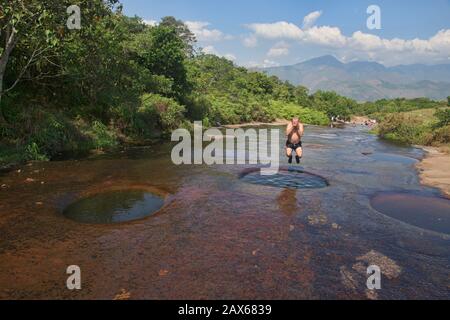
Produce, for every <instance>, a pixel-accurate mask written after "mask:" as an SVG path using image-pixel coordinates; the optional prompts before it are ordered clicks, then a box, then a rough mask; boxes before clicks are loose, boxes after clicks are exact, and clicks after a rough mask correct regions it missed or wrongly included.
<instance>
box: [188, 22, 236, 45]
mask: <svg viewBox="0 0 450 320" xmlns="http://www.w3.org/2000/svg"><path fill="white" fill-rule="evenodd" d="M185 24H186V25H187V27H188V28H189V30H191V31H192V33H194V34H195V37H196V38H197V40H198V41H202V42H216V41H222V40H231V39H233V37H232V36H230V35H227V34H224V33H223V32H222V31H220V30H217V29H209V28H208V27H209V26H210V25H211V24H210V23H209V22H204V21H186V22H185Z"/></svg>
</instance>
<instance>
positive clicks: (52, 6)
mask: <svg viewBox="0 0 450 320" xmlns="http://www.w3.org/2000/svg"><path fill="white" fill-rule="evenodd" d="M116 3H117V0H107V1H102V0H94V1H89V0H79V1H77V5H79V6H80V7H82V8H85V9H84V10H83V12H82V15H83V21H85V22H84V23H85V24H87V25H89V23H90V22H92V21H93V19H96V18H98V17H99V16H101V15H102V14H104V13H105V12H109V10H110V9H111V8H112V7H113V6H114V5H115V4H116ZM72 4H73V1H70V0H61V1H53V0H8V1H6V2H2V3H1V4H0V32H1V36H0V43H1V46H0V122H3V123H4V122H5V119H4V116H3V104H2V98H3V96H4V95H5V94H7V93H8V92H10V91H12V90H13V89H14V88H15V87H16V86H17V85H18V84H19V83H20V82H21V81H23V80H28V81H41V80H43V79H48V78H51V77H59V76H60V75H61V74H62V68H61V66H60V64H59V62H60V61H58V57H59V55H58V54H59V52H60V51H59V48H60V46H61V45H62V44H63V43H64V39H65V37H66V35H68V34H70V32H67V30H66V21H67V19H68V14H67V11H66V10H67V8H68V7H69V6H70V5H72ZM15 52H17V54H14V53H15ZM8 67H9V68H10V69H11V70H10V72H8ZM7 75H8V79H5V76H7Z"/></svg>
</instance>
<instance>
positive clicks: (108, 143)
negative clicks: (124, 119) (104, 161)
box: [88, 121, 117, 149]
mask: <svg viewBox="0 0 450 320" xmlns="http://www.w3.org/2000/svg"><path fill="white" fill-rule="evenodd" d="M88 134H89V136H90V137H91V139H92V143H93V146H94V148H96V149H106V148H112V147H115V146H116V145H117V138H116V135H115V133H114V132H112V131H110V130H109V129H108V127H107V126H105V125H104V124H103V123H101V122H99V121H94V122H93V123H92V128H91V130H89V131H88Z"/></svg>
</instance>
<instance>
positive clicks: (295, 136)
mask: <svg viewBox="0 0 450 320" xmlns="http://www.w3.org/2000/svg"><path fill="white" fill-rule="evenodd" d="M304 132H305V129H304V127H303V124H301V123H300V121H299V119H298V118H294V119H292V121H291V122H290V123H289V124H288V126H287V129H286V135H287V142H286V155H287V157H288V158H289V163H292V158H293V153H295V160H296V161H297V164H299V163H300V159H301V158H302V156H303V148H302V137H303V134H304Z"/></svg>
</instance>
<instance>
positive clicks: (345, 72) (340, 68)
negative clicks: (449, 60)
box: [258, 56, 450, 101]
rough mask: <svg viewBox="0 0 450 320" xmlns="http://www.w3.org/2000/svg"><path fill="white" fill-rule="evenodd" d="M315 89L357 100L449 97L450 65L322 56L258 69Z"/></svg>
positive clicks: (439, 98)
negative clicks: (391, 63)
mask: <svg viewBox="0 0 450 320" xmlns="http://www.w3.org/2000/svg"><path fill="white" fill-rule="evenodd" d="M258 70H259V71H263V72H265V73H267V74H269V75H275V76H277V77H279V78H280V79H282V80H287V81H289V82H291V83H292V84H295V85H303V86H305V87H307V88H309V89H310V90H311V91H313V92H315V91H317V90H333V91H336V92H337V93H339V94H341V95H344V96H347V97H351V98H354V99H356V100H358V101H374V100H378V99H383V98H418V97H428V98H431V99H435V100H443V99H446V98H447V97H448V96H450V64H441V65H434V66H428V65H423V64H413V65H401V66H396V67H385V66H383V65H382V64H379V63H376V62H362V61H361V62H350V63H342V62H341V61H339V60H337V59H336V58H335V57H333V56H323V57H320V58H315V59H312V60H308V61H305V62H302V63H299V64H296V65H292V66H283V67H271V68H264V69H258Z"/></svg>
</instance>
